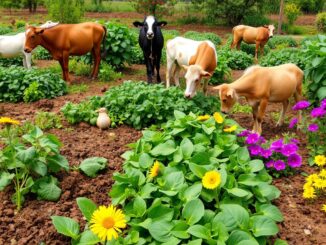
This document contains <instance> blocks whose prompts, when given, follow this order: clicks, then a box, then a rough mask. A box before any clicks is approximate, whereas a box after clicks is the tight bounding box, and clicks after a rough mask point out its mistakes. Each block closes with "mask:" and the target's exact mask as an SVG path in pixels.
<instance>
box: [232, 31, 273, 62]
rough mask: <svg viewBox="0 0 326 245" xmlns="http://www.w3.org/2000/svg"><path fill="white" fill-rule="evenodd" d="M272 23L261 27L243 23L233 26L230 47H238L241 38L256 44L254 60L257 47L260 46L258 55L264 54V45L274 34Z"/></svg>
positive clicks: (256, 54) (256, 55)
mask: <svg viewBox="0 0 326 245" xmlns="http://www.w3.org/2000/svg"><path fill="white" fill-rule="evenodd" d="M274 29H275V27H274V25H268V26H267V25H265V26H261V27H251V26H245V25H238V26H235V27H233V29H232V33H233V41H232V44H231V49H232V48H234V47H235V46H237V49H240V44H241V41H242V40H243V41H244V42H245V43H248V44H256V49H255V60H256V61H257V57H258V48H260V55H261V56H262V55H263V54H264V46H265V44H266V43H267V41H268V39H269V38H271V37H273V35H274Z"/></svg>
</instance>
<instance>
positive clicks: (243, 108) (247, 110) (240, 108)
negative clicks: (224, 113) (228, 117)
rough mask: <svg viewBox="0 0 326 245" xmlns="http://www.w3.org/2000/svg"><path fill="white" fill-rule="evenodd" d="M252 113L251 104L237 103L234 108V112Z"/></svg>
mask: <svg viewBox="0 0 326 245" xmlns="http://www.w3.org/2000/svg"><path fill="white" fill-rule="evenodd" d="M239 112H243V113H251V107H250V106H249V105H241V104H239V103H236V104H235V105H234V106H233V108H232V113H239Z"/></svg>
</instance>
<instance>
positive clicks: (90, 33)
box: [24, 22, 106, 81]
mask: <svg viewBox="0 0 326 245" xmlns="http://www.w3.org/2000/svg"><path fill="white" fill-rule="evenodd" d="M25 34H26V41H25V48H24V51H25V52H26V53H30V52H32V50H33V49H34V48H36V47H37V46H38V45H41V46H42V47H44V48H45V49H47V50H48V51H49V52H50V53H51V55H52V57H53V59H55V60H58V61H59V63H60V65H61V68H62V74H63V79H64V80H66V81H70V79H69V71H68V67H69V66H68V62H69V56H70V55H78V56H80V55H84V54H86V53H88V52H90V51H91V52H92V56H93V59H94V66H93V71H92V75H91V76H92V78H96V77H97V75H98V71H99V66H100V62H101V43H102V40H105V38H104V37H105V35H106V28H105V27H104V26H102V25H100V24H97V23H92V22H86V23H81V24H59V25H56V26H53V27H50V28H41V27H34V26H27V27H26V32H25Z"/></svg>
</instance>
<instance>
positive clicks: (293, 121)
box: [289, 117, 298, 128]
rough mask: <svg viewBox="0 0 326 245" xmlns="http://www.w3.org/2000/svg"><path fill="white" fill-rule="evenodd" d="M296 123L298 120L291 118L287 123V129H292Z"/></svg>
mask: <svg viewBox="0 0 326 245" xmlns="http://www.w3.org/2000/svg"><path fill="white" fill-rule="evenodd" d="M297 123H298V118H296V117H295V118H293V119H292V120H291V121H290V123H289V128H293V127H294V126H295V125H296V124H297Z"/></svg>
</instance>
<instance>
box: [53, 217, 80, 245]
mask: <svg viewBox="0 0 326 245" xmlns="http://www.w3.org/2000/svg"><path fill="white" fill-rule="evenodd" d="M51 219H52V223H53V225H54V227H55V228H56V230H57V231H58V232H59V233H60V234H63V235H65V236H69V237H71V238H72V239H74V240H76V239H77V238H78V235H79V224H78V222H77V221H75V220H73V219H71V218H67V217H62V216H51Z"/></svg>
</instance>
